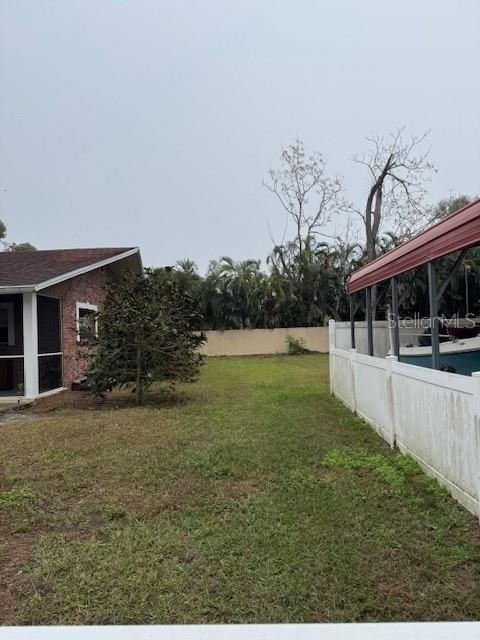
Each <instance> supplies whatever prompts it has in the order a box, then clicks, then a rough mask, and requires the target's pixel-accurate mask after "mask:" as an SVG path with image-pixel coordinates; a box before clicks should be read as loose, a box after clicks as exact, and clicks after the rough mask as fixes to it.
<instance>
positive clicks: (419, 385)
mask: <svg viewBox="0 0 480 640" xmlns="http://www.w3.org/2000/svg"><path fill="white" fill-rule="evenodd" d="M329 336H330V389H331V392H332V393H333V394H334V395H335V396H337V397H338V398H339V399H340V400H342V402H343V403H344V404H345V405H346V406H347V407H349V408H350V409H351V410H352V411H354V412H355V413H357V414H358V415H359V416H361V417H362V418H363V419H364V420H366V421H367V422H368V423H369V424H371V425H372V427H373V428H374V429H375V431H377V433H378V434H379V435H380V436H381V437H382V438H383V439H384V440H386V441H387V442H388V443H389V444H390V446H392V447H394V446H397V447H398V448H399V449H400V451H402V452H403V453H408V454H409V455H411V456H412V457H413V458H415V460H417V462H418V463H419V464H420V466H421V467H422V468H423V469H424V470H425V471H426V473H428V474H429V475H432V476H434V477H435V478H437V480H438V481H439V482H440V484H442V485H443V486H445V487H446V488H447V489H448V491H449V492H450V493H451V495H452V496H453V497H454V498H455V499H456V500H458V501H459V502H460V503H461V504H463V505H464V506H465V507H466V508H467V509H468V510H469V511H471V512H472V513H474V514H476V515H477V516H479V517H480V495H479V492H480V437H479V435H480V434H479V429H480V373H473V374H472V376H471V377H468V376H461V375H457V374H454V373H446V372H444V371H434V370H432V369H427V368H424V367H416V366H413V365H409V364H405V363H401V362H397V360H396V358H395V357H394V356H387V357H386V358H378V357H370V356H366V355H363V354H360V353H358V352H357V351H356V350H354V349H347V348H338V346H337V342H336V341H337V331H336V326H335V322H334V321H330V327H329Z"/></svg>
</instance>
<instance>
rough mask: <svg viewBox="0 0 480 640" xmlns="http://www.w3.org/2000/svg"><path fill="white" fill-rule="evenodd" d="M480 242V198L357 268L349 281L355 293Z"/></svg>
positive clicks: (351, 291)
mask: <svg viewBox="0 0 480 640" xmlns="http://www.w3.org/2000/svg"><path fill="white" fill-rule="evenodd" d="M478 244H480V200H476V201H475V202H472V203H471V204H468V205H467V206H466V207H463V208H462V209H459V210H458V211H456V212H455V213H453V214H452V215H451V216H448V218H445V219H444V220H441V221H440V222H437V224H434V225H433V226H431V227H429V228H428V229H426V230H425V231H422V233H419V234H418V235H416V236H415V237H414V238H412V239H411V240H407V242H404V243H403V244H401V245H400V246H399V247H396V248H395V249H392V250H391V251H389V252H388V253H385V254H384V255H383V256H380V257H379V258H377V259H376V260H373V261H372V262H370V263H369V264H367V265H365V266H364V267H362V268H361V269H358V270H357V271H354V272H353V273H352V275H351V276H350V279H349V281H348V284H347V290H348V293H350V294H352V293H355V292H356V291H360V290H361V289H365V288H366V287H371V286H372V285H374V284H377V283H379V282H383V281H384V280H388V278H392V277H394V276H398V275H400V274H401V273H405V271H410V269H414V268H415V267H420V266H422V265H424V264H426V263H427V262H431V261H432V260H437V258H441V257H443V256H446V255H448V254H449V253H453V252H454V251H459V250H460V249H466V248H468V247H473V246H475V245H478Z"/></svg>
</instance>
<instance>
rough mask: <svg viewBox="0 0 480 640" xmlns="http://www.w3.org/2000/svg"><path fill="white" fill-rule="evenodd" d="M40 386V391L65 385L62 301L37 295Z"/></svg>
mask: <svg viewBox="0 0 480 640" xmlns="http://www.w3.org/2000/svg"><path fill="white" fill-rule="evenodd" d="M37 318H38V325H37V328H38V388H39V392H40V393H43V392H44V391H51V390H52V389H58V388H60V387H62V386H63V353H62V322H61V302H60V300H58V299H57V298H49V297H47V296H41V295H39V296H38V297H37Z"/></svg>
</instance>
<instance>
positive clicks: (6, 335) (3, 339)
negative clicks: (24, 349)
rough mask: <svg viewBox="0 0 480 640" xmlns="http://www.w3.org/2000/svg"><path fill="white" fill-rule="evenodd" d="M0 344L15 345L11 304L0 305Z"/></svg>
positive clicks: (3, 303)
mask: <svg viewBox="0 0 480 640" xmlns="http://www.w3.org/2000/svg"><path fill="white" fill-rule="evenodd" d="M0 344H4V345H5V344H7V345H9V346H13V345H14V344H15V327H14V323H13V302H2V303H0Z"/></svg>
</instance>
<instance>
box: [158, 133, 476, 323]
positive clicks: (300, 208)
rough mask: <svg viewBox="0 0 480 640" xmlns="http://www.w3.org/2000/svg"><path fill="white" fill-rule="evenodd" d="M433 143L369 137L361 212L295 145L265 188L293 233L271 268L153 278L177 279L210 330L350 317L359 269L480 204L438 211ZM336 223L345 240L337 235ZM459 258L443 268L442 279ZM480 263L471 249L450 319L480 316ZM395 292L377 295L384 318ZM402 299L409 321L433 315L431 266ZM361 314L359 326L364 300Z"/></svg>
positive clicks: (225, 260) (187, 267)
mask: <svg viewBox="0 0 480 640" xmlns="http://www.w3.org/2000/svg"><path fill="white" fill-rule="evenodd" d="M427 139H428V132H426V133H424V134H422V135H420V136H407V135H406V133H405V130H404V129H398V130H396V131H395V132H394V133H392V134H390V135H389V136H385V137H373V138H368V139H367V144H366V149H365V150H364V152H362V153H360V154H358V155H355V156H354V157H353V158H352V159H353V161H354V162H355V164H356V165H357V166H358V167H360V168H361V169H362V170H363V171H364V174H365V177H366V181H367V182H366V190H365V202H364V204H363V205H361V204H360V205H358V204H356V203H351V202H348V201H347V199H346V198H345V195H344V194H345V190H344V186H343V184H342V180H341V179H340V178H338V177H337V176H330V175H328V173H327V170H326V166H327V163H326V160H325V158H324V156H323V155H322V154H321V153H318V152H314V153H310V154H309V153H307V152H306V150H305V145H304V144H303V142H302V141H301V140H298V139H297V140H295V141H294V142H293V144H291V145H289V146H288V147H286V148H285V149H283V150H282V153H281V156H280V162H279V166H278V167H277V168H273V169H270V170H269V171H268V174H267V177H266V178H265V179H264V182H263V184H264V186H265V188H266V189H268V190H269V191H270V192H271V193H272V195H273V196H274V197H275V198H276V199H277V201H278V203H279V211H282V212H283V214H284V215H285V216H286V220H287V222H288V223H289V225H288V226H289V227H290V228H291V229H292V228H293V234H292V237H290V238H283V239H282V241H281V242H279V243H274V245H273V247H272V250H271V252H270V254H269V255H268V256H267V257H266V260H265V262H266V268H264V269H262V266H261V265H262V263H261V260H259V259H249V260H242V261H238V262H237V261H234V260H232V258H230V257H229V256H224V257H222V258H220V259H219V260H212V261H211V262H210V264H209V267H208V270H207V272H206V274H205V275H204V276H202V275H200V274H199V272H198V270H197V268H196V265H195V263H194V262H193V261H192V260H189V259H186V260H181V261H179V262H178V263H177V264H176V265H175V266H174V267H166V268H163V269H157V270H155V272H154V273H155V277H157V278H159V279H160V280H175V282H176V283H177V284H178V286H179V288H180V289H181V290H182V291H184V292H185V293H188V295H189V296H190V297H191V298H192V300H193V301H194V304H195V307H196V309H197V310H198V311H199V314H200V316H201V318H203V319H202V320H199V321H198V322H199V326H198V328H199V329H202V330H208V329H220V330H225V329H256V328H276V327H293V326H305V327H310V326H318V325H324V324H326V323H327V322H328V320H329V319H330V318H334V319H336V320H342V319H346V318H348V316H349V300H348V296H347V294H346V283H347V280H348V277H349V275H350V274H351V273H352V272H353V271H354V270H356V269H358V268H359V267H361V266H362V265H364V264H366V263H367V262H370V261H371V260H374V259H375V258H376V257H378V256H380V255H382V254H383V253H385V252H387V251H389V250H390V249H392V248H394V247H395V246H397V245H399V244H401V243H402V242H404V241H405V240H407V239H408V238H410V237H412V236H413V235H414V234H416V233H417V232H419V231H420V230H422V229H423V228H425V227H427V226H429V225H431V224H432V223H434V222H436V221H438V220H440V219H442V218H444V217H446V216H449V215H451V214H452V213H453V212H454V211H456V210H458V209H459V208H461V207H462V206H465V205H466V204H468V203H469V202H471V201H472V200H473V199H474V197H471V196H468V195H461V196H456V197H449V198H445V199H444V200H441V201H440V202H439V203H437V205H435V206H431V205H430V204H429V203H428V202H427V198H426V196H427V185H428V182H429V181H430V179H431V176H432V174H433V173H435V167H434V166H433V164H432V163H431V162H430V160H429V148H428V146H427V141H428V140H427ZM330 223H334V225H335V226H336V227H337V228H338V226H340V228H341V232H339V233H336V234H334V235H329V234H328V232H327V230H328V229H329V228H330V227H331V226H332V225H331V224H330ZM455 258H456V256H455V255H454V256H447V257H446V258H444V259H442V260H440V261H439V264H438V268H439V271H440V273H439V277H442V274H443V273H444V272H445V273H447V272H448V270H449V268H450V267H451V265H452V264H453V262H454V260H455ZM477 258H480V253H479V251H478V250H477V249H472V250H470V252H469V255H468V259H467V260H466V261H465V262H464V265H463V269H462V270H460V271H458V272H457V273H456V275H455V277H454V278H453V279H452V283H451V285H450V287H449V289H448V291H447V292H446V293H445V295H444V298H443V301H442V305H441V310H442V311H443V312H444V313H445V314H446V315H447V314H453V313H456V312H459V313H466V312H471V313H472V312H473V313H480V306H479V302H478V301H479V300H480V287H479V285H478V283H479V282H480V279H479V278H478V275H480V274H479V269H478V267H477V265H479V261H478V260H477ZM387 289H388V283H387V284H384V285H378V286H377V287H374V288H373V291H372V301H373V306H374V314H375V316H376V317H377V318H383V317H385V316H386V314H387V312H388V298H389V296H388V295H387V293H388V292H387ZM399 291H400V306H401V309H400V311H401V313H403V314H404V315H413V314H415V313H419V314H421V315H426V314H428V295H427V292H428V287H427V276H426V269H425V268H419V269H416V270H414V271H412V272H409V273H407V274H405V275H403V276H402V277H401V278H400V279H399ZM467 293H468V301H467V300H466V297H467V296H466V294H467ZM356 307H357V313H358V317H359V319H361V318H362V317H363V316H362V314H364V300H363V299H362V296H361V295H360V294H358V295H357V296H356Z"/></svg>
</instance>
